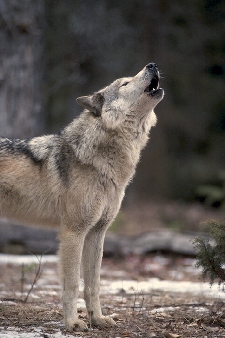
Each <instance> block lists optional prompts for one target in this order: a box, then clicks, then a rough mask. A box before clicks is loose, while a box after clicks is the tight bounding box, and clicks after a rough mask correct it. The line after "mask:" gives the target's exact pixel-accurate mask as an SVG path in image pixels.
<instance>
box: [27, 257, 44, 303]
mask: <svg viewBox="0 0 225 338" xmlns="http://www.w3.org/2000/svg"><path fill="white" fill-rule="evenodd" d="M35 256H36V255H35ZM36 257H37V259H38V261H39V264H38V269H37V271H36V273H35V277H34V280H33V282H32V284H31V287H30V289H29V290H28V292H27V295H26V298H25V299H24V300H23V302H24V303H26V302H27V300H28V298H29V296H30V294H31V292H32V291H33V288H34V286H35V284H36V283H37V281H38V279H39V278H40V277H41V274H42V272H43V269H44V267H42V264H41V260H42V255H41V257H40V258H38V256H36Z"/></svg>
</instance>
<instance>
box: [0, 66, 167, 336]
mask: <svg viewBox="0 0 225 338" xmlns="http://www.w3.org/2000/svg"><path fill="white" fill-rule="evenodd" d="M159 79H160V75H159V71H158V68H157V65H156V64H155V63H149V64H147V65H146V66H145V67H144V68H143V69H142V70H141V71H140V72H139V73H138V74H137V75H136V76H134V77H126V78H120V79H117V80H115V81H114V82H113V83H111V84H110V85H109V86H107V87H105V88H103V89H101V90H99V91H97V92H95V93H94V94H93V95H89V96H82V97H78V98H77V102H78V104H79V105H80V106H82V108H84V110H83V112H82V113H81V114H80V116H79V117H77V118H75V119H74V120H73V121H72V123H70V124H69V125H68V126H66V127H65V128H63V129H62V130H61V131H60V132H59V133H58V134H54V135H46V136H40V137H34V138H31V139H24V140H18V139H7V138H0V215H1V216H4V217H7V218H10V219H12V220H15V221H17V222H18V223H20V224H24V225H38V226H42V227H57V228H58V229H59V235H58V237H59V240H60V246H59V267H60V276H61V285H62V302H63V313H64V322H65V326H66V328H67V329H68V330H69V331H72V330H75V329H78V330H79V331H86V330H87V329H88V326H87V324H86V323H85V322H84V321H82V320H81V319H79V318H78V314H77V297H78V292H79V278H80V267H82V268H83V278H84V299H85V302H86V308H87V313H88V316H89V320H90V322H91V323H92V325H96V326H99V327H101V328H103V327H110V326H113V325H116V323H115V322H114V320H113V319H112V318H111V317H110V316H103V314H102V310H101V305H100V300H99V291H100V267H101V260H102V255H103V242H104V237H105V233H106V230H107V228H108V227H109V225H110V224H111V223H112V221H113V220H114V218H115V216H116V215H117V213H118V211H119V208H120V205H121V202H122V199H123V197H124V192H125V188H126V186H127V185H128V183H129V182H130V181H131V179H132V177H133V176H134V173H135V168H136V165H137V163H138V160H139V157H140V152H141V150H142V149H143V148H144V146H145V145H146V143H147V140H148V134H149V131H150V128H151V127H153V126H154V125H155V124H156V115H155V113H154V111H153V109H154V108H155V106H156V105H157V104H158V103H159V102H160V101H161V100H162V98H163V96H164V91H163V89H162V88H160V87H159Z"/></svg>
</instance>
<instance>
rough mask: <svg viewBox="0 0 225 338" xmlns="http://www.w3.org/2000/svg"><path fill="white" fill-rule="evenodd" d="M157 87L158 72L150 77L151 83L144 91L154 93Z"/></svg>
mask: <svg viewBox="0 0 225 338" xmlns="http://www.w3.org/2000/svg"><path fill="white" fill-rule="evenodd" d="M158 89H159V74H157V75H155V76H154V77H153V78H152V81H151V83H150V84H149V85H148V86H147V87H146V88H145V90H144V91H145V92H147V93H149V94H150V95H154V94H155V93H156V92H157V91H158Z"/></svg>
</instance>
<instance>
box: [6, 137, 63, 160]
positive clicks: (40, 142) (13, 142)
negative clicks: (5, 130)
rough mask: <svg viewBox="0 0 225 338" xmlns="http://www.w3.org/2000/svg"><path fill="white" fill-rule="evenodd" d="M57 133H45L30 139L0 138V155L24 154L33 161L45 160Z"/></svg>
mask: <svg viewBox="0 0 225 338" xmlns="http://www.w3.org/2000/svg"><path fill="white" fill-rule="evenodd" d="M56 139H57V135H45V136H39V137H34V138H31V139H24V140H21V139H9V138H3V137H1V138H0V156H10V155H14V156H25V157H27V158H30V159H31V160H32V161H34V162H41V161H43V160H45V159H46V158H47V157H48V155H49V153H50V152H51V149H52V148H53V147H54V144H55V140H56Z"/></svg>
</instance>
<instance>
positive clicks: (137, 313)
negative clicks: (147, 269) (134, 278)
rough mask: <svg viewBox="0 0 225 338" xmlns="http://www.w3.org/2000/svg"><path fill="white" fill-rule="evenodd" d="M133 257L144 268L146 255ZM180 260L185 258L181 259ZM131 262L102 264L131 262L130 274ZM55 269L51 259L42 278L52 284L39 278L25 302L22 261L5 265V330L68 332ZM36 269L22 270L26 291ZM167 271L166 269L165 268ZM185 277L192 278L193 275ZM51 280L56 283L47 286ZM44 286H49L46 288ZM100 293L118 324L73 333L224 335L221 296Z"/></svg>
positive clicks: (172, 337) (0, 274)
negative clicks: (140, 258) (107, 327)
mask: <svg viewBox="0 0 225 338" xmlns="http://www.w3.org/2000/svg"><path fill="white" fill-rule="evenodd" d="M130 259H131V258H130ZM146 259H147V258H146ZM149 259H150V258H149ZM173 260H174V259H173ZM134 262H136V265H137V266H140V267H141V266H142V268H143V266H144V265H143V264H144V263H143V259H142V264H140V261H139V264H138V263H137V262H138V259H137V258H133V264H134ZM178 262H180V264H182V262H181V259H179V261H178ZM127 263H128V262H125V263H124V261H117V262H113V261H111V262H110V261H109V260H107V261H104V264H103V266H104V265H105V266H106V265H107V266H108V268H109V270H110V271H112V270H113V269H114V270H115V271H118V270H120V268H122V267H126V268H125V269H124V270H125V271H126V273H127V277H128V278H130V277H131V275H130V274H131V270H132V269H131V266H132V263H131V262H130V263H129V264H127ZM148 263H149V262H148ZM176 264H178V263H176ZM137 266H136V267H135V265H133V268H134V269H133V273H135V271H136V272H137ZM176 266H177V265H176ZM142 268H140V270H139V277H138V278H139V279H140V278H145V276H144V275H142V273H141V271H142ZM169 268H170V267H169V266H167V267H166V268H165V267H164V270H165V269H167V274H168V270H169ZM173 268H174V266H173ZM55 269H56V265H55V264H49V263H48V264H47V265H46V266H45V269H44V272H43V274H44V279H43V280H45V282H47V284H46V285H43V283H42V282H43V280H42V279H40V280H39V281H38V282H37V285H35V287H34V289H33V291H32V297H30V298H29V299H28V302H26V303H24V302H23V300H24V297H25V294H21V276H22V273H21V266H18V265H12V264H8V265H1V269H0V280H1V283H2V284H1V285H3V284H4V285H5V286H4V293H2V292H1V293H0V294H1V299H0V300H1V303H0V331H1V329H2V330H3V329H4V330H5V329H7V328H8V327H14V328H15V330H20V331H21V332H34V330H37V329H38V330H39V333H40V335H41V336H42V337H43V338H51V334H53V333H55V332H58V330H59V329H60V330H61V332H62V334H63V335H64V334H65V335H66V331H65V329H64V326H63V317H62V308H61V305H60V294H59V290H58V289H59V287H58V284H57V283H58V282H57V275H56V274H55V275H54V273H52V274H51V273H50V271H54V270H55ZM34 273H35V268H34V267H32V266H30V268H28V269H27V271H26V273H25V274H24V276H23V278H25V281H23V283H24V286H23V288H24V290H26V292H27V290H29V286H30V284H31V283H32V280H33V278H34ZM161 274H163V272H161ZM164 274H165V275H166V270H165V271H164ZM48 278H49V279H48ZM106 278H107V276H106V275H105V276H103V279H106ZM189 278H191V276H189ZM185 279H186V280H187V279H188V276H186V277H185ZM47 285H48V286H49V285H50V286H51V288H47ZM43 290H45V291H46V292H44V293H43ZM48 290H49V292H48ZM54 291H55V292H54ZM26 292H25V293H26ZM101 298H102V304H104V305H105V306H103V312H104V314H106V315H109V314H112V315H113V318H114V319H115V320H116V322H117V327H115V328H111V329H104V330H101V329H99V328H96V327H92V328H90V330H89V331H88V332H85V333H83V332H74V333H72V334H71V335H74V336H75V337H86V338H91V337H92V338H95V337H96V338H97V337H98V338H106V337H107V338H119V337H120V338H136V337H142V338H151V337H157V338H161V337H165V338H178V337H184V338H188V337H196V338H200V337H201V338H203V337H208V338H209V337H214V338H216V337H218V338H219V337H221V338H222V337H225V303H224V302H223V301H220V300H218V299H212V298H205V297H202V296H195V295H193V294H189V293H177V292H176V293H173V292H162V291H152V292H149V293H146V294H143V293H141V292H140V293H134V292H131V293H126V292H124V290H122V289H121V291H120V293H118V294H115V295H112V294H108V295H103V296H102V297H101ZM79 315H80V317H81V318H82V319H84V320H85V321H87V317H86V313H85V311H84V310H81V311H80V312H79Z"/></svg>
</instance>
